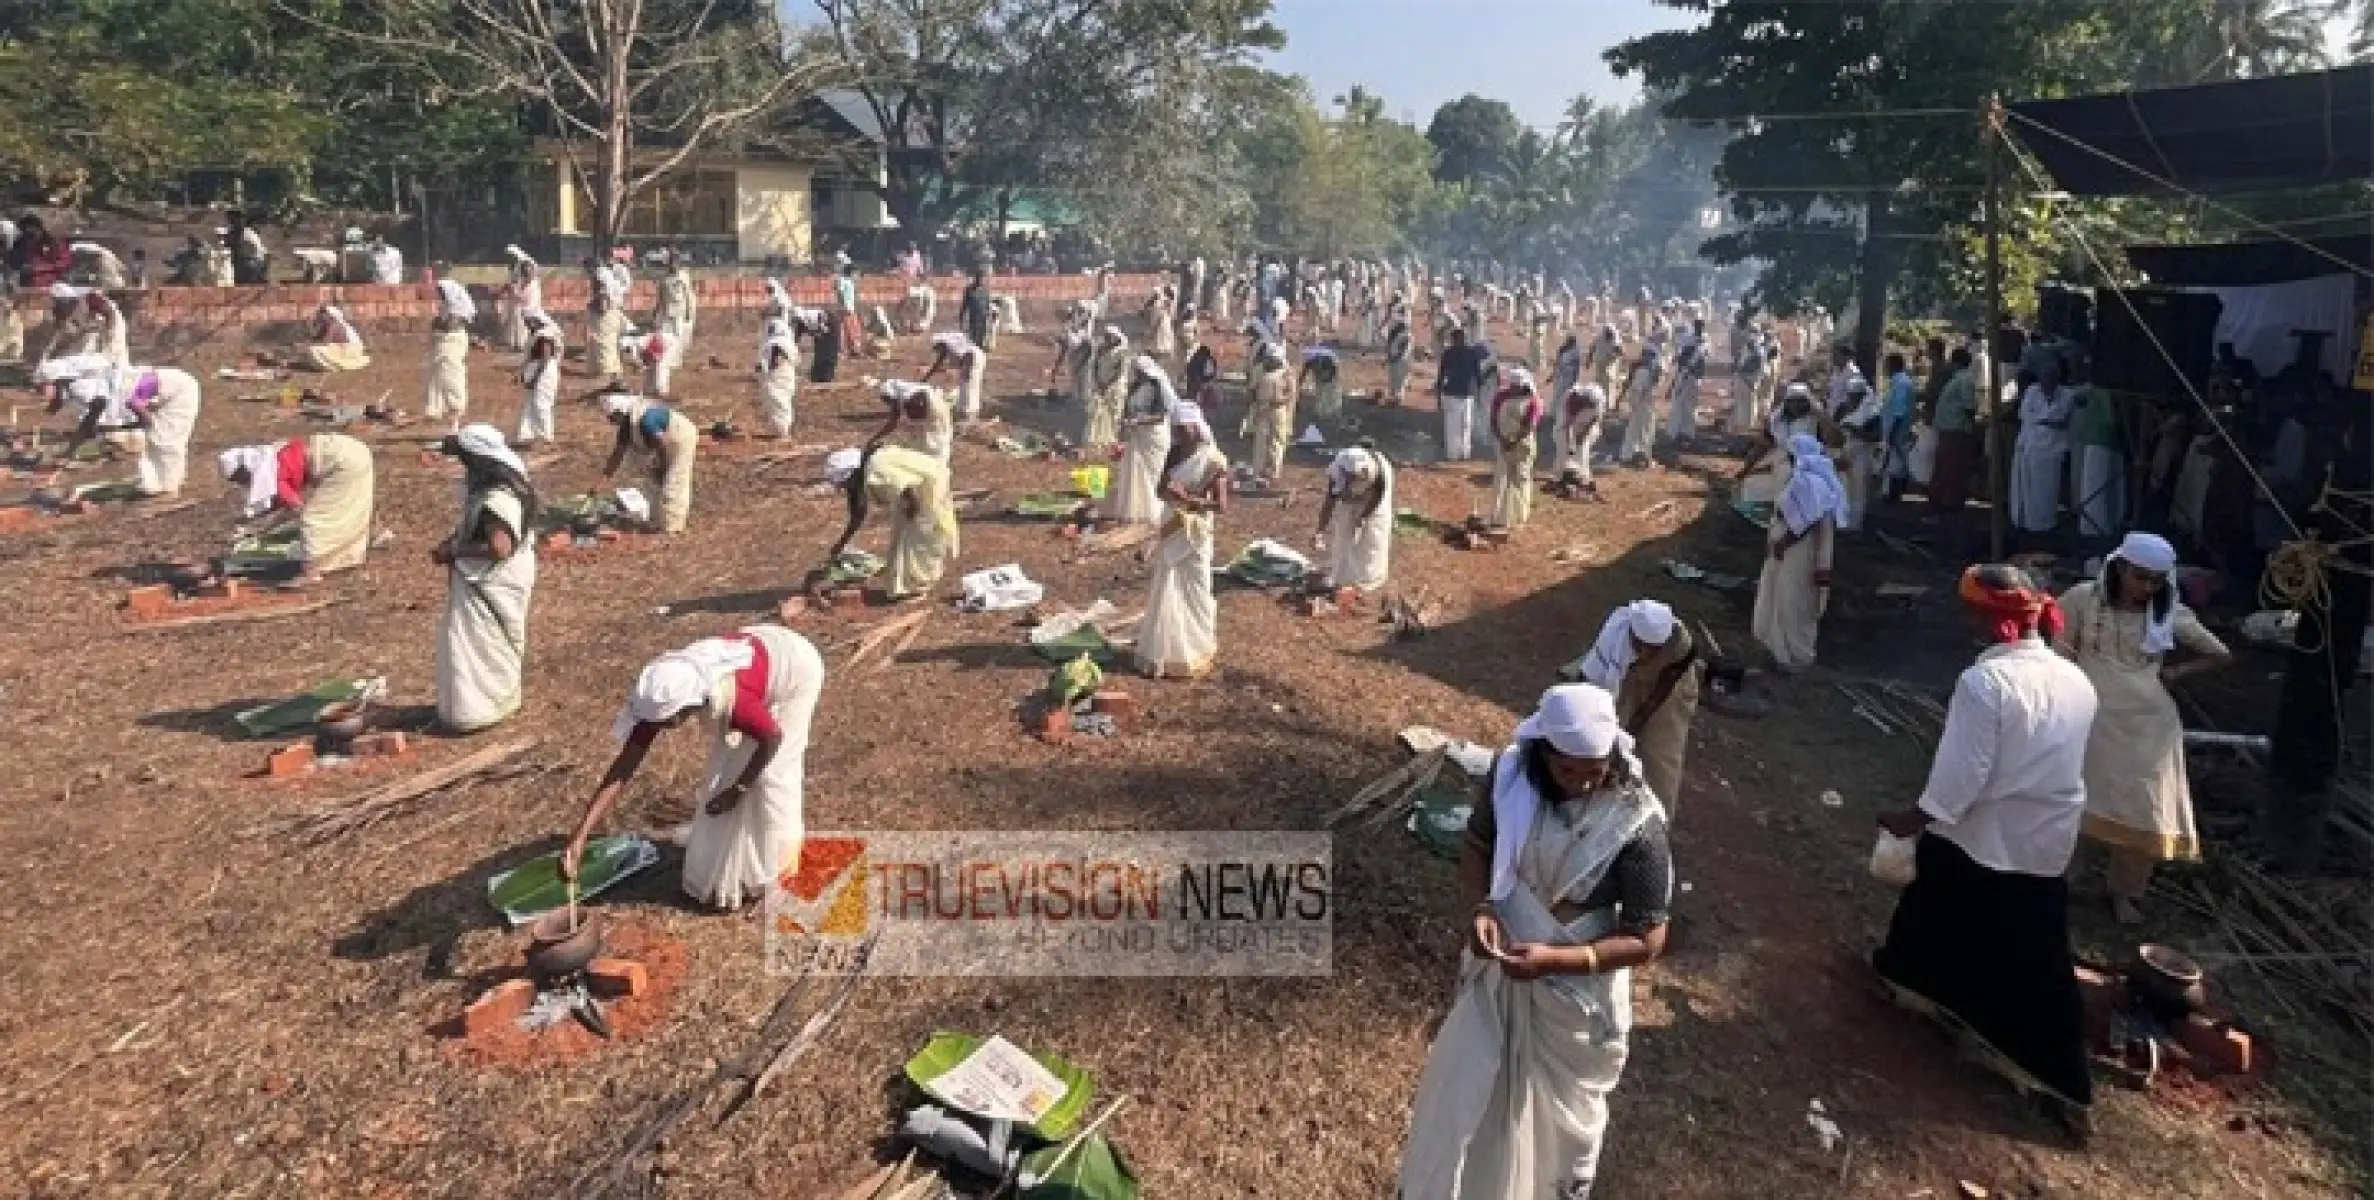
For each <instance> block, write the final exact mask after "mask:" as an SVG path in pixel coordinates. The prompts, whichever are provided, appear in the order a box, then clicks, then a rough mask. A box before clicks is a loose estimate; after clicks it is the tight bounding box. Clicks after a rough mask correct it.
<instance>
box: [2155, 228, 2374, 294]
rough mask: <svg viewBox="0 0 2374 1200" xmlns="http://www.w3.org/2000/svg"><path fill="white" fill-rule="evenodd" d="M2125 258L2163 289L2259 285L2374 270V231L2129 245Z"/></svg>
mask: <svg viewBox="0 0 2374 1200" xmlns="http://www.w3.org/2000/svg"><path fill="white" fill-rule="evenodd" d="M2127 261H2128V262H2130V263H2132V264H2134V267H2135V269H2136V270H2138V271H2141V272H2143V273H2144V274H2145V275H2148V276H2150V277H2151V281H2152V282H2153V283H2155V284H2159V285H2161V286H2163V287H2260V286H2264V285H2266V284H2273V283H2295V282H2298V281H2299V280H2302V279H2317V278H2321V277H2323V276H2326V275H2345V274H2348V273H2350V272H2352V271H2357V272H2374V234H2362V235H2359V236H2357V237H2346V238H2314V239H2310V240H2309V241H2308V242H2307V243H2306V244H2302V243H2299V242H2278V241H2263V242H2214V243H2209V244H2205V245H2197V246H2129V247H2127Z"/></svg>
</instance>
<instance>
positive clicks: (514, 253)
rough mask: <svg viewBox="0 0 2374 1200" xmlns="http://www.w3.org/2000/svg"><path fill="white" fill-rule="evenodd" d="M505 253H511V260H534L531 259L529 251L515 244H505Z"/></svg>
mask: <svg viewBox="0 0 2374 1200" xmlns="http://www.w3.org/2000/svg"><path fill="white" fill-rule="evenodd" d="M503 253H505V254H508V255H510V256H511V261H513V262H532V261H534V260H533V259H530V258H529V257H528V252H527V251H525V250H522V249H520V248H519V247H518V246H516V245H513V246H505V247H503Z"/></svg>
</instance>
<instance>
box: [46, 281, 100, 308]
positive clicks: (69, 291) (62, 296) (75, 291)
mask: <svg viewBox="0 0 2374 1200" xmlns="http://www.w3.org/2000/svg"><path fill="white" fill-rule="evenodd" d="M90 294H91V289H89V288H87V287H77V286H75V285H74V284H71V283H68V282H66V281H65V280H63V279H61V280H59V281H58V282H56V283H53V284H51V285H49V298H50V299H51V300H52V301H53V302H55V303H58V304H72V303H74V302H75V301H77V300H80V299H82V298H83V297H85V296H88V295H90Z"/></svg>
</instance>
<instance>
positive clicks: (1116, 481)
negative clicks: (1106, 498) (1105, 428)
mask: <svg viewBox="0 0 2374 1200" xmlns="http://www.w3.org/2000/svg"><path fill="white" fill-rule="evenodd" d="M1178 407H1179V393H1178V390H1177V389H1176V388H1173V387H1172V386H1171V377H1170V372H1168V371H1165V370H1163V369H1162V364H1161V363H1158V362H1155V361H1154V357H1153V356H1152V355H1149V354H1141V355H1138V356H1137V359H1136V360H1135V361H1134V362H1132V363H1131V364H1130V385H1129V398H1128V399H1127V400H1125V401H1123V402H1122V406H1121V430H1120V432H1121V438H1122V444H1123V445H1124V446H1125V447H1127V451H1126V453H1124V454H1123V455H1122V456H1121V469H1120V470H1119V471H1116V472H1114V474H1113V502H1112V507H1111V511H1110V514H1109V515H1110V516H1111V517H1112V518H1113V519H1114V520H1116V521H1127V522H1154V521H1160V520H1161V519H1162V496H1161V494H1160V493H1161V490H1162V481H1163V473H1164V469H1165V468H1164V464H1165V463H1167V462H1169V461H1170V452H1171V414H1172V413H1174V412H1175V411H1177V409H1178Z"/></svg>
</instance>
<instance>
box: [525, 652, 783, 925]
mask: <svg viewBox="0 0 2374 1200" xmlns="http://www.w3.org/2000/svg"><path fill="white" fill-rule="evenodd" d="M823 690H824V660H823V658H822V657H820V656H819V655H818V654H817V653H816V647H815V646H814V645H812V644H810V643H809V641H808V639H806V638H804V637H801V636H800V635H799V634H796V633H793V632H792V631H791V630H788V629H785V628H783V627H782V626H780V625H757V626H752V627H749V628H746V629H743V630H742V631H740V632H739V633H733V634H728V635H726V636H724V637H713V638H702V639H701V640H700V641H697V642H694V643H693V644H692V645H690V646H686V647H685V648H683V649H681V650H672V651H670V652H668V653H666V654H662V655H660V656H659V657H658V658H656V659H653V660H652V661H651V663H650V665H648V666H646V667H644V668H643V673H642V674H641V675H640V676H638V677H637V678H636V680H635V690H634V691H633V692H632V693H630V694H629V695H628V697H627V703H626V707H625V708H624V709H623V710H621V711H620V712H619V714H618V719H617V721H616V722H615V723H613V725H612V726H611V730H610V732H611V735H612V736H613V737H615V738H616V739H617V740H618V742H619V743H620V745H619V748H618V757H617V758H615V759H613V760H612V761H611V763H610V770H609V771H608V773H606V774H605V775H603V777H602V784H601V787H600V788H599V790H597V791H595V792H594V797H593V802H592V803H590V804H588V805H587V806H586V809H585V816H583V817H582V818H580V819H579V820H578V822H577V829H576V831H575V832H574V833H572V834H571V835H570V837H569V845H568V848H567V849H565V850H563V851H562V852H561V875H562V876H563V877H564V878H571V879H573V878H575V877H576V875H577V866H578V862H579V861H580V860H581V859H582V858H583V857H584V854H585V842H586V839H587V838H589V837H591V836H592V835H593V831H594V827H595V826H596V825H597V824H598V823H599V822H600V821H601V819H602V815H603V814H604V813H606V812H608V811H609V810H610V808H611V806H613V805H615V804H616V803H618V798H619V796H621V795H622V794H624V793H625V791H626V785H627V783H628V781H630V780H632V779H633V778H634V777H635V772H636V771H638V770H640V769H641V768H642V766H643V759H644V757H645V756H646V755H647V754H649V753H650V750H651V743H652V742H653V741H655V740H657V739H658V737H659V735H660V734H662V733H664V732H666V731H668V730H670V729H673V728H675V727H676V726H678V725H681V724H683V723H684V722H685V721H687V720H689V719H691V718H693V717H696V716H697V717H705V718H707V719H708V721H709V725H710V728H711V729H712V730H714V731H715V737H714V739H713V740H712V741H711V742H710V744H709V765H708V769H707V770H706V771H704V772H703V782H702V784H701V800H702V803H701V805H700V807H699V808H698V809H696V810H695V811H694V814H693V819H692V832H691V834H690V835H689V836H688V837H687V838H686V839H685V843H684V892H685V894H686V895H688V896H691V897H692V898H693V899H694V900H697V901H699V902H701V903H703V904H707V905H709V906H711V907H713V908H719V909H728V910H731V909H737V908H740V907H741V906H742V905H744V904H747V903H748V902H750V901H752V900H755V899H759V898H762V897H764V896H765V895H766V894H767V892H768V891H769V890H771V889H772V888H774V887H775V886H776V881H777V880H779V879H781V878H783V877H784V876H785V875H788V874H790V873H792V872H794V871H797V870H798V869H799V865H800V843H801V840H802V838H803V837H805V835H806V824H805V815H804V813H803V811H802V810H803V807H804V801H803V795H802V793H803V792H804V790H805V787H806V783H807V759H808V725H809V721H810V719H811V718H813V717H814V716H815V715H816V698H817V696H818V695H819V694H821V693H822V692H823Z"/></svg>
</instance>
